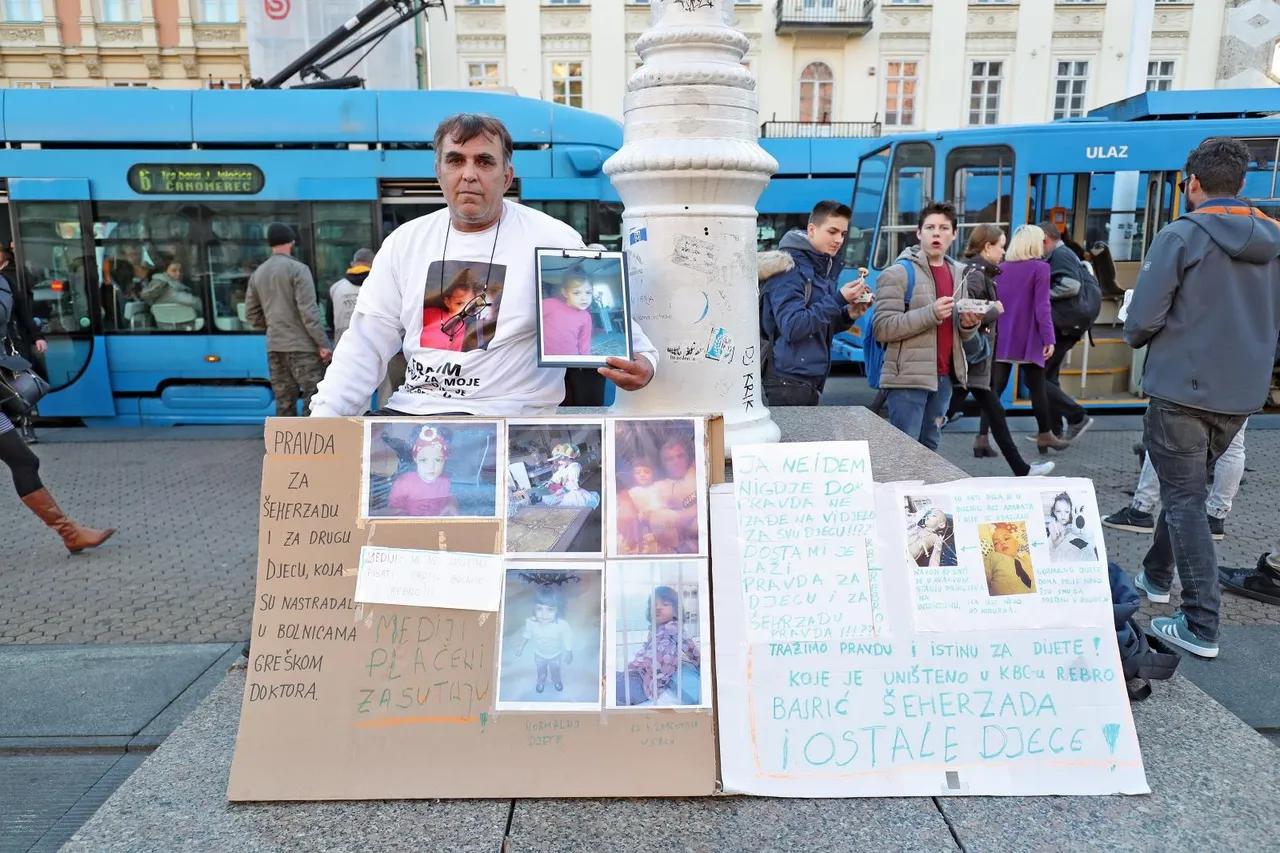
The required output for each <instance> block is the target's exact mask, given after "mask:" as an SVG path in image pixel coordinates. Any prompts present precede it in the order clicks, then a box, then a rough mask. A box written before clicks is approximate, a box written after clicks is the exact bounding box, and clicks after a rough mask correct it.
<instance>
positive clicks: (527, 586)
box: [494, 562, 604, 711]
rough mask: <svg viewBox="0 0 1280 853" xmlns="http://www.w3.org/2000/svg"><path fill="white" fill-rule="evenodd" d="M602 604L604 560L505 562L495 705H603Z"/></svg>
mask: <svg viewBox="0 0 1280 853" xmlns="http://www.w3.org/2000/svg"><path fill="white" fill-rule="evenodd" d="M603 610H604V564H603V563H600V562H595V563H580V564H575V565H574V566H573V567H572V568H566V567H565V565H564V564H563V563H546V562H527V563H525V562H521V563H511V562H509V563H507V571H506V577H505V578H504V581H503V589H502V610H501V622H500V625H499V630H498V654H497V661H496V662H497V668H498V671H497V679H498V695H497V700H496V702H495V705H494V707H495V708H496V709H497V710H510V711H547V710H556V711H595V710H599V709H600V704H601V698H602V697H601V679H600V651H601V629H602V628H603Z"/></svg>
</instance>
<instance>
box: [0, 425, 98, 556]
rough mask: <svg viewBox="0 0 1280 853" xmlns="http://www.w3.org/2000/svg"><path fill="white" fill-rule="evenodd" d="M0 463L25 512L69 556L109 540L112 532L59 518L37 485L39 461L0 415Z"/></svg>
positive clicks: (48, 496) (41, 485)
mask: <svg viewBox="0 0 1280 853" xmlns="http://www.w3.org/2000/svg"><path fill="white" fill-rule="evenodd" d="M0 461H3V462H4V464H5V465H8V466H9V472H10V473H11V474H12V475H13V485H14V487H15V488H16V489H17V490H18V497H20V498H21V499H22V502H23V503H24V504H26V505H27V508H28V509H30V510H31V511H32V512H34V513H35V514H36V516H37V517H38V518H39V519H40V520H41V521H43V522H44V523H45V524H47V525H48V526H49V527H50V528H52V529H53V531H54V532H55V533H57V534H58V535H59V536H61V537H62V544H64V545H66V546H67V550H68V551H70V552H71V553H72V554H78V553H80V552H81V551H83V550H84V549H86V548H96V547H98V546H99V545H101V544H102V543H103V542H106V541H107V540H108V539H110V538H111V534H113V533H115V530H113V529H110V528H109V529H107V530H93V529H91V528H88V527H81V526H80V525H78V524H76V523H75V522H74V521H72V520H71V519H69V518H67V517H66V515H64V514H63V512H62V510H61V509H59V508H58V504H57V503H55V502H54V500H53V495H51V494H49V490H48V489H46V488H45V487H44V483H42V482H40V457H38V456H36V455H35V453H34V452H32V450H31V448H30V447H28V446H27V443H26V442H25V441H23V440H22V437H21V436H19V435H18V431H17V429H15V428H14V425H13V421H11V420H9V418H8V417H7V416H6V415H5V414H4V413H2V412H0Z"/></svg>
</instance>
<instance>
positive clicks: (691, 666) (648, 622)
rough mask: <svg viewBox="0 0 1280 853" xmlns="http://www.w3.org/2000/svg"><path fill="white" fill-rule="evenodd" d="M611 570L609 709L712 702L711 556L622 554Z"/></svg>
mask: <svg viewBox="0 0 1280 853" xmlns="http://www.w3.org/2000/svg"><path fill="white" fill-rule="evenodd" d="M606 572H607V575H608V577H607V578H606V581H605V588H606V591H607V594H608V596H609V598H608V603H607V604H606V606H605V617H606V625H605V691H604V702H605V707H606V708H610V709H618V708H640V709H645V710H649V709H652V708H674V707H681V708H710V707H711V649H710V646H708V645H707V639H708V638H709V637H710V632H711V623H710V610H709V609H708V600H709V597H708V590H707V561H706V560H705V559H698V560H660V561H659V560H652V561H651V560H625V561H624V560H617V561H610V563H609V565H608V568H607V569H606Z"/></svg>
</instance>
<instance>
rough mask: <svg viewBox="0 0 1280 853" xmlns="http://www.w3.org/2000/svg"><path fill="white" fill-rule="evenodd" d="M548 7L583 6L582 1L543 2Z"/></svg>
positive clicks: (554, 0)
mask: <svg viewBox="0 0 1280 853" xmlns="http://www.w3.org/2000/svg"><path fill="white" fill-rule="evenodd" d="M542 2H543V3H546V4H547V5H548V6H581V5H582V0H542Z"/></svg>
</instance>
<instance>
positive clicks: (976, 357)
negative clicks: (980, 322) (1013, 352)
mask: <svg viewBox="0 0 1280 853" xmlns="http://www.w3.org/2000/svg"><path fill="white" fill-rule="evenodd" d="M961 346H963V348H964V360H965V361H967V362H968V363H969V364H982V363H983V362H984V361H986V360H987V359H989V358H991V356H992V351H991V335H989V334H987V333H986V332H985V331H982V330H981V329H979V330H978V334H976V335H974V336H973V337H972V338H969V340H967V341H962V342H961Z"/></svg>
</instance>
